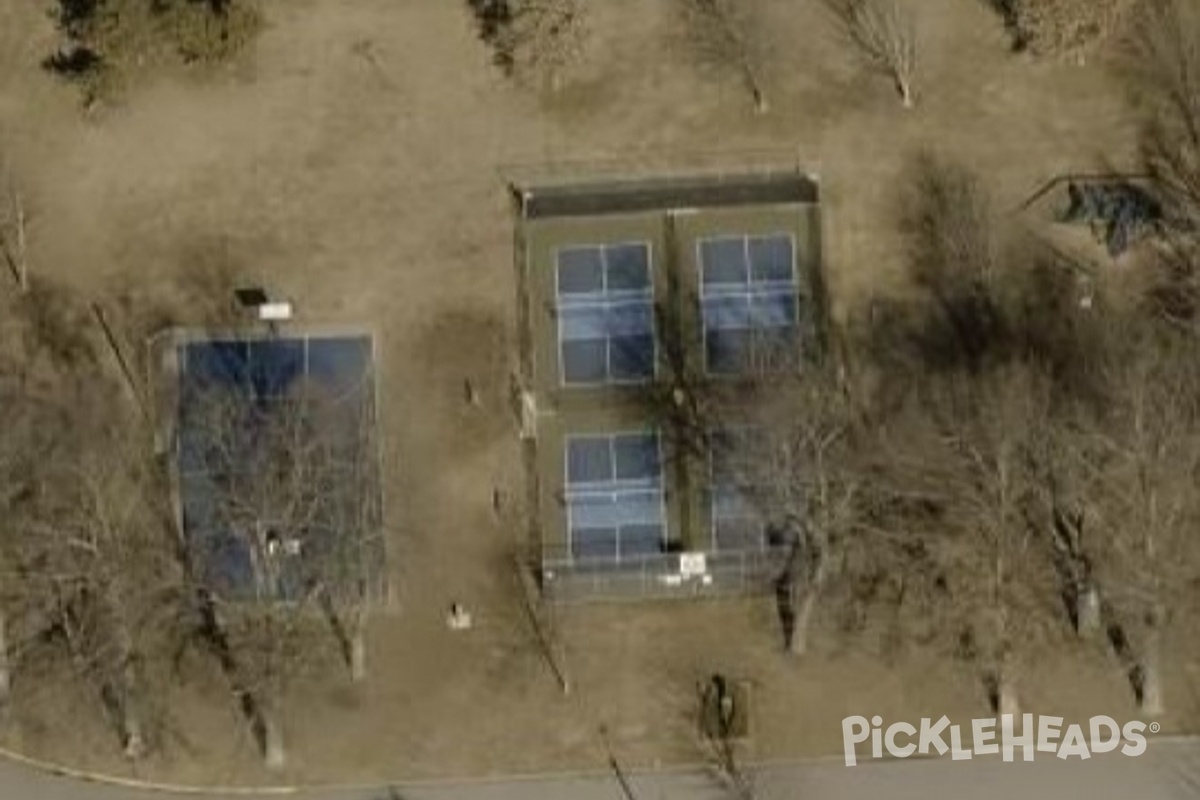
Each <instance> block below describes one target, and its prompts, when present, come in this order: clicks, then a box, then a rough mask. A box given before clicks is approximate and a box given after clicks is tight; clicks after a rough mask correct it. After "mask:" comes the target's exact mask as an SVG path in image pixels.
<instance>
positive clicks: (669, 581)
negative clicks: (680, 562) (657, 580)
mask: <svg viewBox="0 0 1200 800" xmlns="http://www.w3.org/2000/svg"><path fill="white" fill-rule="evenodd" d="M661 580H662V582H663V583H665V584H666V585H667V586H682V585H683V576H682V575H663V576H661Z"/></svg>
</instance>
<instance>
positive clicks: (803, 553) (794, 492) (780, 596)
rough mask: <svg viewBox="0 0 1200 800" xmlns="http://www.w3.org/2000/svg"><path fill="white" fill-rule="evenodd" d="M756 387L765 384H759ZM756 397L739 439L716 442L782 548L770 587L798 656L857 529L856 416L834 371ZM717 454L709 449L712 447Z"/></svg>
mask: <svg viewBox="0 0 1200 800" xmlns="http://www.w3.org/2000/svg"><path fill="white" fill-rule="evenodd" d="M763 378H764V380H767V377H766V376H765V375H764V376H763ZM769 380H770V383H769V386H770V387H771V388H770V390H769V391H768V392H766V393H764V394H765V396H763V395H760V398H759V399H758V400H757V401H755V400H751V401H750V402H749V403H748V404H747V413H745V415H744V416H743V417H741V418H740V419H739V421H738V423H736V424H738V425H741V426H744V427H743V429H742V431H741V432H740V433H735V434H734V435H733V436H731V437H727V438H726V439H725V441H726V442H728V444H727V445H726V446H727V448H728V449H727V452H724V453H719V454H715V455H718V456H719V457H720V458H721V460H722V461H725V462H727V463H728V462H732V469H731V470H730V472H731V477H732V480H733V481H734V483H735V485H736V486H737V488H738V490H739V491H740V492H741V493H743V494H744V495H745V496H746V498H747V499H749V500H750V502H751V503H752V504H753V506H754V508H755V510H756V512H757V516H758V518H759V519H760V520H762V522H763V523H764V524H765V525H766V526H767V531H768V537H769V538H770V539H771V540H772V542H771V543H772V544H773V545H775V546H777V547H782V548H785V550H784V552H785V553H786V556H785V557H784V559H783V565H782V569H781V570H780V573H779V576H778V579H777V582H776V587H775V588H776V600H777V609H778V612H779V616H780V622H781V625H782V627H783V632H784V642H785V646H786V647H787V649H788V650H789V651H790V652H791V653H793V654H795V655H801V656H802V655H805V654H806V653H807V652H808V646H809V627H810V623H811V621H812V618H813V615H814V613H815V611H816V608H817V604H818V603H819V601H820V599H821V596H822V593H823V591H824V589H825V587H826V584H827V582H828V581H830V580H831V579H834V578H836V577H841V575H842V571H843V569H844V567H845V564H846V551H847V548H849V547H851V546H853V544H854V540H855V537H856V536H857V535H858V534H860V533H863V532H864V529H862V528H861V527H859V522H860V512H861V510H862V506H861V501H862V499H863V495H862V493H861V492H860V489H861V488H862V473H861V472H860V471H859V469H858V465H857V464H856V463H855V459H856V458H857V456H858V455H859V454H858V451H857V444H858V441H859V439H860V434H861V431H860V430H858V428H857V422H858V417H857V410H856V408H855V407H854V405H853V403H852V400H851V398H850V397H849V396H848V394H847V392H846V391H845V387H844V386H843V385H841V383H840V382H839V381H838V380H837V376H836V374H835V373H834V371H833V370H831V369H829V368H827V367H824V366H819V365H812V366H811V368H810V369H809V370H808V371H807V372H792V371H789V372H785V373H783V374H778V373H776V374H775V375H773V376H772V377H771V378H770V379H769ZM714 446H717V445H714Z"/></svg>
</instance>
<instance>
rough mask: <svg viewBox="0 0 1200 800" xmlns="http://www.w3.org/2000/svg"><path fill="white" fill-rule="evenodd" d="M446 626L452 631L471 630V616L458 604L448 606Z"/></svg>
mask: <svg viewBox="0 0 1200 800" xmlns="http://www.w3.org/2000/svg"><path fill="white" fill-rule="evenodd" d="M446 626H447V627H449V628H450V630H452V631H465V630H470V628H471V614H470V612H468V611H467V610H466V609H465V608H463V607H462V606H460V605H459V604H458V603H454V604H453V605H451V606H450V613H449V614H447V615H446Z"/></svg>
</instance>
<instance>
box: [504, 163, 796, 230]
mask: <svg viewBox="0 0 1200 800" xmlns="http://www.w3.org/2000/svg"><path fill="white" fill-rule="evenodd" d="M514 193H515V194H516V195H517V199H518V202H519V203H520V204H521V214H522V216H524V217H525V218H526V219H531V220H532V219H541V218H548V217H579V216H597V215H603V214H624V213H639V212H644V211H654V210H663V209H690V208H715V207H721V206H746V205H780V204H787V203H816V202H817V201H818V196H819V188H818V185H817V183H816V181H815V180H814V179H813V178H812V177H810V176H808V175H805V174H803V173H800V172H794V171H776V172H761V173H738V174H729V175H708V176H689V177H680V178H648V179H640V180H612V181H598V182H592V183H575V184H571V185H570V186H556V185H546V186H540V187H514Z"/></svg>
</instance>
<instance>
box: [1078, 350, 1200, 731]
mask: <svg viewBox="0 0 1200 800" xmlns="http://www.w3.org/2000/svg"><path fill="white" fill-rule="evenodd" d="M1135 341H1136V345H1135V346H1133V347H1131V348H1129V349H1127V350H1126V351H1125V353H1124V357H1123V358H1122V363H1120V364H1119V365H1118V367H1117V368H1116V369H1114V371H1113V373H1112V376H1111V378H1112V380H1111V398H1112V404H1111V407H1110V408H1109V410H1108V413H1107V414H1105V415H1104V416H1103V417H1101V418H1100V419H1098V420H1097V422H1098V424H1097V425H1096V427H1095V428H1094V429H1093V431H1092V433H1091V435H1092V437H1093V440H1094V441H1095V442H1096V443H1097V450H1098V453H1099V456H1100V457H1099V458H1097V459H1095V461H1094V462H1093V465H1092V468H1093V474H1094V477H1095V479H1096V491H1095V493H1094V496H1093V498H1092V502H1093V505H1094V507H1095V515H1096V524H1097V526H1098V527H1099V533H1100V536H1099V537H1097V538H1098V545H1097V550H1098V552H1097V571H1098V573H1099V580H1100V581H1101V582H1102V585H1103V587H1104V589H1105V595H1106V598H1107V599H1109V600H1111V602H1112V603H1113V605H1114V606H1115V607H1116V610H1117V612H1118V613H1119V615H1120V617H1121V620H1122V621H1121V623H1120V627H1121V628H1122V629H1123V630H1124V631H1125V632H1126V633H1127V634H1131V638H1132V647H1133V648H1134V649H1135V651H1136V655H1137V658H1138V663H1137V670H1136V674H1135V675H1134V679H1135V688H1136V690H1137V692H1138V694H1139V696H1140V699H1141V702H1142V706H1143V708H1144V709H1145V710H1146V712H1147V713H1151V714H1154V713H1161V712H1162V711H1163V710H1164V692H1163V687H1162V659H1163V653H1164V650H1165V648H1166V647H1167V645H1169V643H1170V642H1169V638H1168V637H1169V636H1170V635H1171V632H1172V631H1176V630H1178V626H1179V625H1180V624H1182V623H1184V622H1185V617H1186V615H1185V614H1183V613H1181V607H1182V604H1183V602H1184V599H1185V598H1186V597H1187V596H1188V592H1189V587H1191V586H1192V585H1193V582H1194V581H1195V580H1196V576H1197V570H1196V568H1195V566H1194V565H1195V564H1196V559H1197V558H1198V557H1200V551H1198V549H1197V547H1198V546H1197V544H1196V542H1195V537H1194V536H1193V535H1192V531H1193V526H1194V521H1195V519H1196V514H1197V512H1198V511H1200V505H1198V504H1197V501H1196V498H1195V490H1194V486H1195V480H1196V477H1197V475H1200V402H1198V401H1197V399H1196V397H1197V395H1196V387H1197V385H1198V381H1200V372H1198V371H1197V367H1196V363H1197V357H1198V356H1200V351H1198V350H1197V342H1196V340H1195V338H1194V337H1192V336H1190V335H1179V334H1177V333H1172V332H1167V333H1165V334H1164V333H1161V332H1160V333H1158V334H1155V333H1153V332H1152V331H1146V332H1143V336H1142V337H1139V339H1138V340H1135ZM1180 635H1181V636H1184V635H1187V633H1186V632H1181V633H1180Z"/></svg>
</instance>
